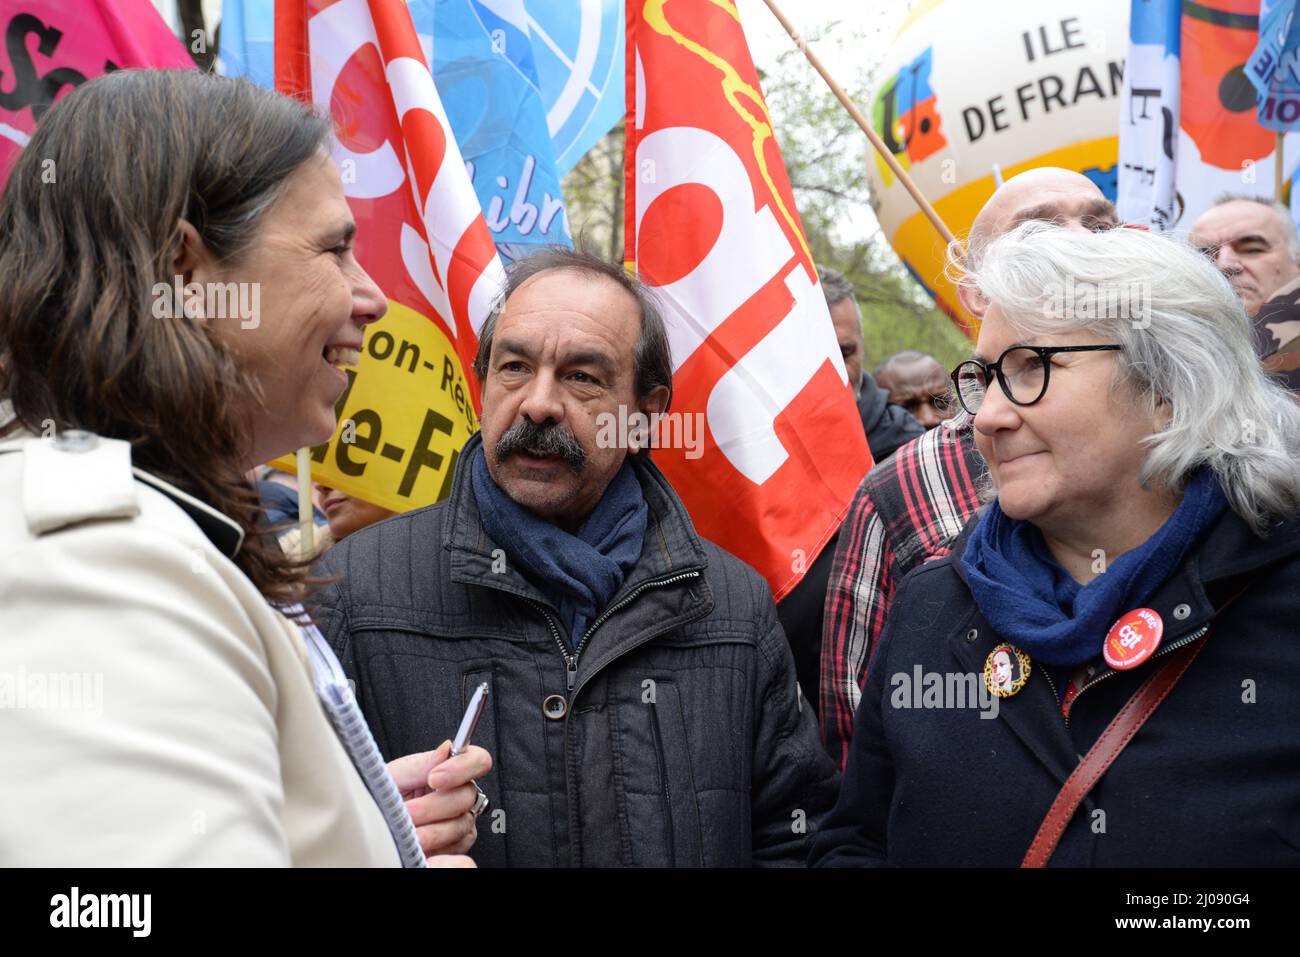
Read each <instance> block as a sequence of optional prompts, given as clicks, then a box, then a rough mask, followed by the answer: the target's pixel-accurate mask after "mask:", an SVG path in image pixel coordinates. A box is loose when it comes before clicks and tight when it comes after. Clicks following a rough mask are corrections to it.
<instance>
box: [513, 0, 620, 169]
mask: <svg viewBox="0 0 1300 957" xmlns="http://www.w3.org/2000/svg"><path fill="white" fill-rule="evenodd" d="M623 2H624V0H566V2H557V0H524V7H525V9H526V10H527V12H528V17H529V30H530V33H531V36H532V45H533V57H534V61H535V62H536V65H537V76H538V79H539V80H540V81H541V88H542V100H543V102H544V103H545V107H546V119H547V124H548V126H549V128H550V131H551V142H552V143H553V144H554V146H555V167H556V169H557V170H558V171H559V173H560V175H561V176H562V175H564V174H565V173H567V172H568V171H569V170H571V169H573V167H574V165H575V164H577V162H578V160H580V159H582V157H583V155H584V154H585V153H586V152H587V150H589V149H591V148H592V146H594V145H595V144H596V142H597V141H598V140H599V139H600V138H601V137H602V136H604V135H605V134H606V133H608V132H609V131H610V129H612V128H613V127H614V126H615V125H616V124H617V123H618V121H619V120H621V119H622V118H623V113H624V102H625V100H626V97H625V89H624V86H625V82H626V74H625V72H624V67H623V56H624V52H623V47H624V41H625V34H624V28H623Z"/></svg>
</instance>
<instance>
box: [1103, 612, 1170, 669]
mask: <svg viewBox="0 0 1300 957" xmlns="http://www.w3.org/2000/svg"><path fill="white" fill-rule="evenodd" d="M1164 633H1165V623H1164V621H1162V620H1161V618H1160V616H1159V615H1158V614H1156V612H1155V611H1153V610H1152V609H1150V608H1135V609H1134V610H1133V611H1130V612H1128V613H1127V614H1124V615H1121V616H1120V619H1119V621H1117V622H1115V624H1113V625H1111V626H1110V631H1109V632H1107V634H1106V643H1105V644H1103V645H1102V657H1104V658H1105V659H1106V664H1108V665H1110V666H1111V667H1112V668H1115V669H1117V670H1119V671H1126V670H1128V669H1129V668H1136V667H1137V666H1138V665H1140V664H1142V662H1144V661H1146V660H1147V659H1148V658H1150V657H1151V656H1152V655H1153V654H1155V651H1156V649H1157V648H1159V647H1160V639H1161V638H1162V637H1164Z"/></svg>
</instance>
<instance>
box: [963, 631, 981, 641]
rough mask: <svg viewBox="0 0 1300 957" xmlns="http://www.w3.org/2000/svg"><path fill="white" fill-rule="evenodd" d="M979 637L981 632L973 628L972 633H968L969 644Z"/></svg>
mask: <svg viewBox="0 0 1300 957" xmlns="http://www.w3.org/2000/svg"><path fill="white" fill-rule="evenodd" d="M979 636H980V630H979V629H978V628H972V629H971V630H970V631H968V632H966V640H967V641H968V642H973V641H974V640H975V639H976V638H978V637H979Z"/></svg>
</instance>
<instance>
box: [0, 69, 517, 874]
mask: <svg viewBox="0 0 1300 957" xmlns="http://www.w3.org/2000/svg"><path fill="white" fill-rule="evenodd" d="M330 135H331V130H330V126H329V123H328V121H327V120H325V119H323V118H321V117H319V116H317V115H315V114H313V113H312V112H311V111H310V110H309V109H308V108H306V107H304V106H303V105H301V104H299V103H296V102H294V101H292V100H289V99H286V98H284V97H280V96H278V95H276V94H274V93H271V92H269V91H266V90H261V89H258V88H256V87H254V86H252V85H251V84H248V83H245V82H243V81H235V80H230V79H226V78H222V77H216V76H211V75H207V74H202V73H198V72H180V71H165V72H164V71H121V72H118V73H114V74H111V75H109V76H105V77H102V78H100V79H98V80H95V81H93V82H91V83H88V84H85V85H84V86H82V87H80V88H78V89H77V90H75V91H74V92H72V93H71V94H69V95H68V96H67V97H66V98H65V99H63V100H62V101H60V102H59V103H58V104H57V105H56V106H54V107H53V108H52V109H51V110H50V111H49V113H48V114H46V116H45V117H44V118H43V120H42V122H41V123H40V125H39V126H38V127H37V130H36V132H35V134H34V135H33V137H32V139H31V142H30V143H29V144H28V146H27V148H26V149H25V150H24V151H23V153H22V154H21V155H20V156H19V158H18V160H17V162H16V164H15V166H14V169H13V171H12V172H11V174H10V176H9V179H8V183H7V185H6V188H5V192H4V195H3V198H2V200H0V399H3V400H5V405H4V406H0V675H3V676H5V677H8V678H9V679H10V681H9V683H8V684H9V696H10V697H12V698H13V699H14V700H13V701H12V702H9V704H10V705H11V706H9V707H6V708H3V709H0V741H3V742H4V745H3V747H2V748H0V777H2V778H3V779H4V780H5V781H6V786H5V787H4V788H3V789H2V790H0V863H3V864H8V865H13V864H37V863H39V864H43V865H50V864H118V865H121V864H126V865H134V864H155V865H159V864H160V865H180V864H185V865H193V864H222V865H224V864H234V865H273V864H296V865H336V864H351V865H395V864H397V863H399V860H400V861H402V862H404V863H406V864H408V865H420V864H423V858H424V855H426V854H427V855H430V863H440V862H442V861H441V860H438V859H435V858H433V857H432V855H435V854H444V853H450V854H457V855H458V854H463V853H464V852H465V851H466V850H467V849H468V848H469V847H470V846H471V844H472V843H473V840H474V836H475V829H474V816H473V814H472V809H476V808H478V807H479V804H480V802H479V800H478V792H477V787H476V785H475V783H474V780H475V779H476V778H478V777H481V776H482V775H483V774H485V773H487V770H488V768H489V766H490V763H491V762H490V758H489V757H488V755H487V754H486V752H484V751H482V750H481V749H477V748H470V749H469V750H468V751H467V752H466V753H465V754H463V755H460V756H457V757H454V758H448V757H447V752H448V751H449V750H450V748H449V745H447V744H444V745H443V746H442V747H440V748H438V749H437V750H436V751H431V752H426V753H423V754H416V755H408V756H406V757H403V758H398V759H397V760H395V761H393V762H392V763H391V764H390V765H389V766H388V771H389V772H391V775H392V778H391V779H390V778H388V777H387V776H386V775H385V774H384V771H383V765H382V762H381V761H378V760H377V752H376V751H374V749H373V741H371V740H370V738H369V735H368V733H366V732H365V731H364V725H362V726H361V730H360V732H358V729H357V727H356V725H355V723H353V724H350V723H349V721H350V718H349V716H350V715H352V714H353V713H354V712H353V711H352V710H350V709H352V708H353V707H354V703H353V702H351V699H350V695H349V694H348V692H347V687H346V684H343V683H342V682H341V680H335V679H336V678H337V675H338V674H339V672H337V670H336V669H332V664H336V663H334V662H333V659H332V656H329V655H328V652H327V649H326V653H325V655H324V656H322V650H321V649H322V647H323V642H316V641H314V640H313V635H312V629H311V627H310V625H309V624H308V623H305V622H304V623H302V624H303V626H304V627H302V628H300V627H299V626H298V625H295V624H294V623H293V622H292V621H290V620H289V617H286V613H288V615H289V616H293V612H294V610H295V609H296V608H297V607H299V603H300V602H301V601H302V599H303V596H304V593H305V589H306V586H307V585H308V584H309V582H308V580H307V578H306V576H307V570H306V568H305V567H304V566H303V565H302V564H301V563H296V562H294V561H293V560H292V559H290V558H288V557H286V556H285V555H284V553H283V552H282V551H281V550H280V548H279V547H278V546H277V544H276V541H275V538H274V537H273V535H272V534H271V533H270V532H269V531H268V530H267V529H266V528H265V527H264V526H259V523H258V506H257V498H256V495H255V493H254V491H253V489H252V488H251V486H250V485H249V483H248V482H247V480H246V478H245V472H246V471H247V470H248V469H249V468H250V467H252V466H253V465H255V464H257V463H259V462H263V461H266V460H267V459H269V458H271V457H273V456H276V455H279V454H281V453H284V452H286V451H289V450H291V449H293V448H296V447H299V446H303V445H309V444H314V443H318V442H322V441H325V440H326V439H328V438H329V436H330V435H331V433H332V431H333V428H334V424H335V419H334V404H335V402H336V401H337V399H338V397H339V395H340V394H341V393H342V391H343V389H344V388H345V386H346V382H347V379H346V375H345V374H344V372H343V371H342V369H341V368H340V366H342V365H345V364H350V363H351V362H355V360H356V353H357V351H358V350H359V349H360V348H361V344H362V334H363V329H364V327H365V326H366V325H367V324H369V323H372V322H375V321H377V320H379V319H380V318H381V317H382V316H383V314H384V312H385V310H386V308H387V306H386V300H385V298H384V295H383V293H382V292H381V291H380V290H379V288H378V287H377V286H376V285H375V283H374V282H373V281H372V280H371V278H370V277H369V276H368V275H367V274H366V272H365V271H364V270H363V269H362V268H361V266H360V264H359V263H358V262H357V259H356V257H355V256H354V254H353V236H354V233H355V225H354V223H353V220H352V216H351V213H350V211H349V207H348V204H347V201H346V199H345V198H344V194H343V189H342V184H341V181H340V179H339V175H338V172H337V171H336V169H335V168H334V165H333V163H332V161H331V160H330V158H329V154H328V151H327V149H328V142H329V137H330ZM313 685H315V687H313ZM3 695H4V688H3V687H0V696H3ZM323 704H324V705H325V707H324V708H323V707H322V705H323ZM331 724H333V725H334V727H331ZM335 728H338V729H339V731H338V734H336V732H335ZM450 731H451V729H430V734H431V736H432V735H435V734H443V733H447V732H450ZM433 740H437V738H433ZM367 742H369V747H368V748H367ZM431 743H432V741H431ZM394 783H395V785H396V786H394ZM399 789H400V791H401V793H400V795H399V793H398V791H399ZM403 806H404V807H405V811H404V810H403ZM408 813H409V816H408ZM450 862H451V863H466V862H467V860H466V859H465V858H451V859H450Z"/></svg>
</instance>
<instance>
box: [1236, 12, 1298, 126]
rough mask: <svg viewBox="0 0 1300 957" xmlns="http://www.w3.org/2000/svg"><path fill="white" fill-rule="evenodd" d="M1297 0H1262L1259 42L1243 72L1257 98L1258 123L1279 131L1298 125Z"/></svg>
mask: <svg viewBox="0 0 1300 957" xmlns="http://www.w3.org/2000/svg"><path fill="white" fill-rule="evenodd" d="M1295 13H1296V0H1264V2H1263V3H1262V4H1261V6H1260V16H1259V45H1258V46H1256V47H1255V52H1254V53H1253V54H1251V57H1250V59H1249V60H1248V61H1246V76H1247V77H1249V79H1250V82H1251V83H1252V84H1253V85H1254V87H1255V92H1256V94H1257V96H1258V100H1259V106H1258V108H1259V125H1260V126H1263V127H1265V128H1266V129H1270V130H1273V131H1275V132H1278V133H1281V132H1285V131H1287V130H1293V129H1296V128H1297V127H1300V21H1297V19H1296V15H1295Z"/></svg>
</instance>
